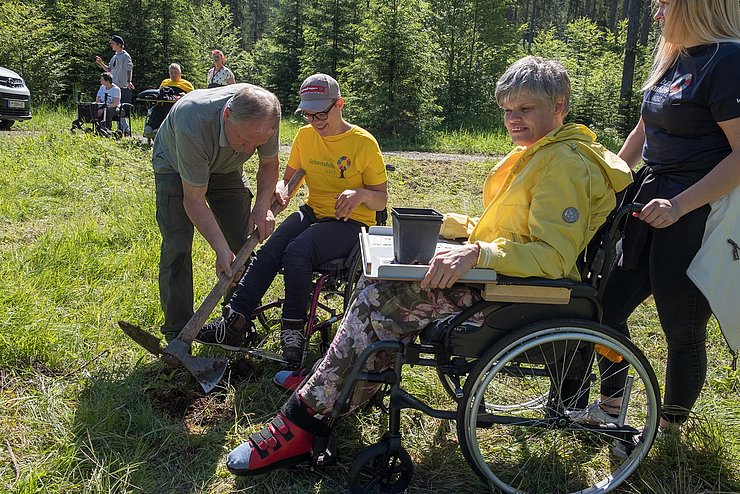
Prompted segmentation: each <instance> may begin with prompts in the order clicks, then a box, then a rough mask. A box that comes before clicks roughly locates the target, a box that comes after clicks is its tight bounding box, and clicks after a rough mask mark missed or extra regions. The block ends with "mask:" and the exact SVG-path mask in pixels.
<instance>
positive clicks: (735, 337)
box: [686, 187, 740, 352]
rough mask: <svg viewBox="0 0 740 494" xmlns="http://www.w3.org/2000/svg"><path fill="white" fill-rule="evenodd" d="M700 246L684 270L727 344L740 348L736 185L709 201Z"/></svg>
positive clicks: (739, 206) (739, 225) (739, 238)
mask: <svg viewBox="0 0 740 494" xmlns="http://www.w3.org/2000/svg"><path fill="white" fill-rule="evenodd" d="M711 207H712V211H711V212H710V213H709V217H708V218H707V225H706V230H705V231H704V239H703V240H702V245H701V248H700V249H699V252H697V253H696V256H695V257H694V260H693V261H692V262H691V265H690V266H689V269H687V270H686V274H687V275H688V276H689V278H691V281H693V282H694V284H696V286H697V287H698V288H699V290H701V292H702V293H703V294H704V296H705V297H706V298H707V300H708V301H709V305H710V306H711V308H712V312H713V313H714V317H716V318H717V321H718V322H719V327H720V329H722V334H724V336H725V339H726V340H727V344H728V345H729V346H730V349H731V350H732V351H733V352H737V351H738V350H740V248H739V247H738V245H740V187H735V189H734V190H733V191H732V192H730V193H729V194H727V195H726V196H722V197H720V198H719V199H717V200H716V201H713V202H712V203H711Z"/></svg>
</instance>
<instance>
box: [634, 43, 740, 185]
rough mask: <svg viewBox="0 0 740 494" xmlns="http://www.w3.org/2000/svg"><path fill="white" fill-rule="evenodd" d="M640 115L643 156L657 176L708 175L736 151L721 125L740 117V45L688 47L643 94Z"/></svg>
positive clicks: (722, 44)
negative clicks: (642, 124) (643, 133)
mask: <svg viewBox="0 0 740 494" xmlns="http://www.w3.org/2000/svg"><path fill="white" fill-rule="evenodd" d="M642 117H643V121H644V123H645V145H644V147H643V150H642V156H643V159H644V160H645V162H646V163H649V164H650V165H651V166H652V167H653V168H654V169H655V171H656V172H657V173H660V172H661V168H668V169H670V172H669V173H672V174H673V173H676V172H678V173H681V172H680V170H685V171H686V172H688V173H690V174H693V173H692V172H694V173H697V172H698V173H699V174H701V175H704V174H706V173H707V172H708V171H709V170H711V169H712V168H713V167H714V166H715V165H717V163H719V162H720V161H722V160H723V159H724V158H725V157H726V156H727V155H728V154H730V152H731V151H732V148H731V147H730V144H729V142H728V141H727V138H726V137H725V134H724V132H723V131H722V129H721V128H720V126H719V125H717V122H723V121H725V120H731V119H733V118H738V117H740V43H731V42H726V43H718V44H711V45H701V46H696V47H692V48H689V49H688V53H687V54H685V55H682V56H680V57H679V59H678V61H677V62H676V64H675V65H674V66H673V67H671V68H670V69H668V71H667V72H666V74H665V76H664V77H663V79H662V80H661V81H660V82H659V83H658V84H657V85H656V86H655V87H653V88H651V89H650V90H648V91H646V92H645V96H644V99H643V103H642ZM664 171H669V170H664ZM692 181H693V180H692Z"/></svg>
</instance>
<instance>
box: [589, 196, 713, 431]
mask: <svg viewBox="0 0 740 494" xmlns="http://www.w3.org/2000/svg"><path fill="white" fill-rule="evenodd" d="M709 211H710V207H709V206H708V205H707V206H704V207H702V208H699V209H697V210H695V211H692V212H690V213H688V214H686V215H684V216H683V217H682V218H681V219H680V220H679V221H677V222H676V223H674V224H673V225H671V226H669V227H667V228H660V229H651V232H650V234H649V238H648V242H647V244H646V246H645V248H644V249H643V251H642V252H641V254H640V260H639V262H638V265H637V268H636V269H632V270H623V269H621V268H620V267H618V266H617V267H615V268H614V271H613V272H612V275H611V277H610V278H609V281H608V283H607V286H606V290H605V291H604V298H603V306H604V319H603V322H604V324H606V325H608V326H611V327H612V328H614V329H616V330H617V331H619V332H621V333H622V334H624V335H626V336H629V328H628V326H627V318H628V317H629V316H630V315H631V314H632V312H633V311H634V310H635V309H636V308H637V306H638V305H640V304H641V303H642V302H643V301H644V300H645V299H647V298H648V297H649V296H650V295H652V296H653V298H654V300H655V307H656V309H657V311H658V317H659V318H660V325H661V327H662V328H663V332H664V334H665V337H666V342H667V344H668V361H667V367H666V383H665V396H664V398H663V417H664V418H666V419H667V420H668V421H669V422H677V423H680V422H683V421H685V420H686V418H687V416H688V413H689V412H690V411H691V408H692V407H693V406H694V403H695V402H696V400H697V398H698V397H699V393H700V392H701V389H702V387H703V386H704V380H705V378H706V373H707V352H706V339H707V323H708V322H709V317H710V316H711V314H712V311H711V309H710V307H709V302H707V299H706V298H705V297H704V295H703V294H702V293H701V292H700V291H699V289H698V288H697V287H696V285H694V283H693V282H692V281H691V280H690V279H689V277H688V275H687V274H686V270H687V269H688V267H689V264H691V261H692V260H693V259H694V256H695V255H696V253H697V251H698V250H699V248H700V247H701V241H702V237H703V236H704V227H705V224H706V220H707V215H708V214H709ZM602 360H605V359H602ZM620 369H622V370H623V366H622V365H620V364H610V365H606V364H604V366H603V367H602V368H601V373H602V389H601V393H602V394H603V395H605V396H619V395H621V391H620V390H621V389H622V388H623V386H624V377H625V374H626V373H625V372H620Z"/></svg>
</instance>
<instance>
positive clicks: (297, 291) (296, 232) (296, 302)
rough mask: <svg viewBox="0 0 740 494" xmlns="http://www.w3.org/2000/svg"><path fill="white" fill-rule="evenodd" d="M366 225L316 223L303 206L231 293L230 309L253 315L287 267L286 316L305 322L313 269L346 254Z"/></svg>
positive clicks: (348, 222) (256, 259)
mask: <svg viewBox="0 0 740 494" xmlns="http://www.w3.org/2000/svg"><path fill="white" fill-rule="evenodd" d="M361 227H362V225H361V224H360V223H358V222H354V221H346V222H345V221H338V220H335V219H334V218H325V219H322V220H320V221H317V220H316V217H315V216H314V215H313V211H311V208H309V207H308V206H306V205H304V206H302V207H301V210H300V211H297V212H295V213H293V214H291V215H290V216H288V217H287V218H286V219H285V221H283V222H282V223H281V224H280V226H279V227H278V228H277V229H276V230H275V232H274V233H273V234H272V235H271V236H270V238H268V239H267V242H265V245H264V246H262V248H260V250H259V252H257V254H256V256H255V257H254V258H253V259H252V262H251V264H250V265H249V267H248V268H247V270H246V272H245V273H244V276H243V277H242V279H241V280H240V281H239V286H238V287H237V290H236V292H234V295H233V296H232V297H231V301H230V305H231V308H232V309H233V310H235V311H237V312H239V313H240V314H242V315H244V316H246V317H249V315H250V314H252V312H254V310H255V309H256V308H257V307H258V306H259V305H260V302H261V301H262V296H263V295H264V294H265V292H267V289H268V288H270V285H271V284H272V281H273V280H274V279H275V276H277V274H278V272H279V271H280V270H281V269H282V270H283V280H284V282H285V302H284V303H283V318H284V319H296V320H303V321H305V320H306V312H307V310H308V304H309V302H310V300H311V284H312V281H313V279H312V273H313V268H314V267H316V266H319V265H321V264H323V263H325V262H327V261H329V260H331V259H336V258H339V257H347V256H348V255H349V253H350V252H351V251H352V248H353V247H354V246H355V245H356V244H357V242H358V235H359V233H360V229H361Z"/></svg>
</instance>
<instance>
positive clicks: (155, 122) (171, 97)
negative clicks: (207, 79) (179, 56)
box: [144, 63, 195, 139]
mask: <svg viewBox="0 0 740 494" xmlns="http://www.w3.org/2000/svg"><path fill="white" fill-rule="evenodd" d="M168 70H169V73H170V76H169V78H167V79H164V80H163V81H162V82H161V84H160V85H159V97H158V101H157V103H155V104H154V106H152V107H151V108H150V110H149V112H148V113H147V120H146V124H145V125H144V137H147V138H149V139H153V138H154V136H155V135H156V134H157V129H158V128H159V126H160V125H162V122H163V121H164V117H166V116H167V114H168V113H169V112H170V109H172V105H173V104H175V102H176V101H177V100H178V99H179V98H180V96H182V95H183V94H187V93H189V92H190V91H192V90H194V89H195V87H193V85H192V84H191V83H190V82H189V81H187V80H185V79H183V78H182V68H181V67H180V64H179V63H171V64H170V66H169V69H168Z"/></svg>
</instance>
